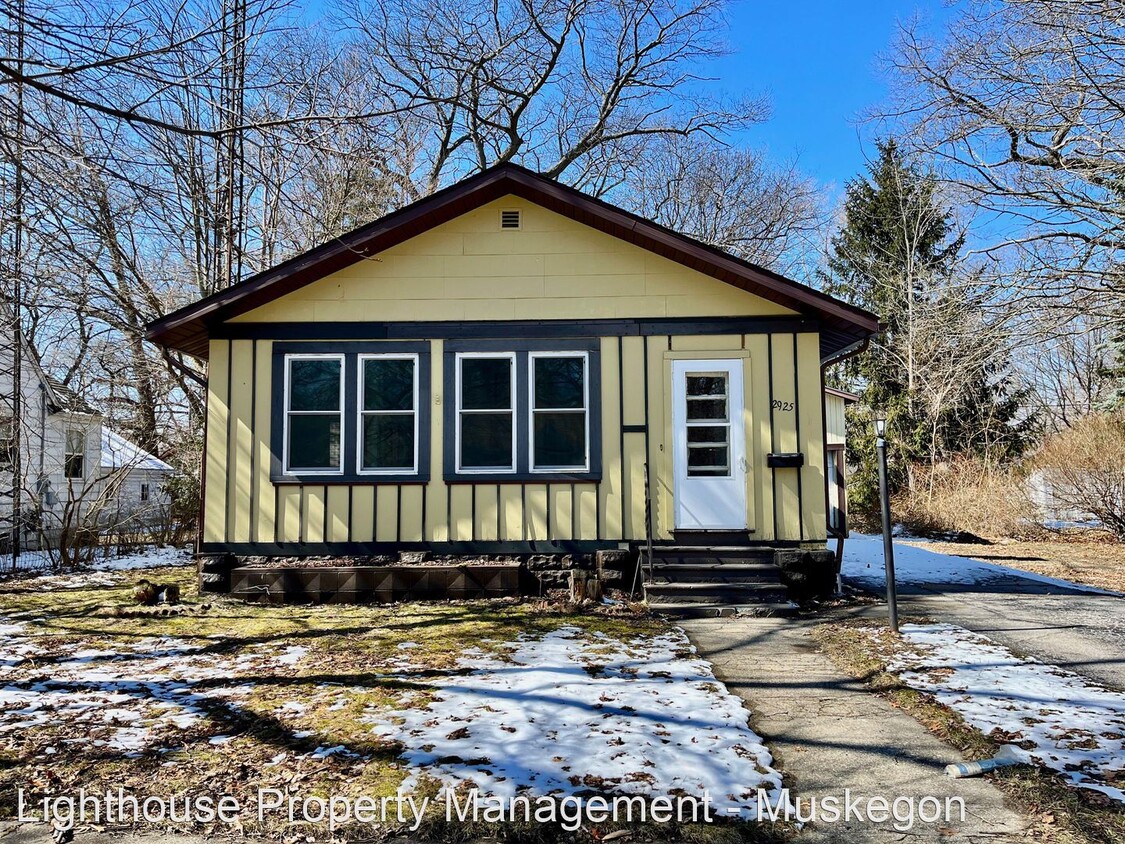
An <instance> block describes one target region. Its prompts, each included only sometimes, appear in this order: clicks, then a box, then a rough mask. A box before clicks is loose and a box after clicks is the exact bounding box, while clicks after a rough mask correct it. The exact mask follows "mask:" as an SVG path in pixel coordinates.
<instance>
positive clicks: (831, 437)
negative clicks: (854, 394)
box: [824, 393, 847, 445]
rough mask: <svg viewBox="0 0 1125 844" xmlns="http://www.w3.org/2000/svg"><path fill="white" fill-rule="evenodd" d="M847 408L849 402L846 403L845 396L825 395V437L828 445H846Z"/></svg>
mask: <svg viewBox="0 0 1125 844" xmlns="http://www.w3.org/2000/svg"><path fill="white" fill-rule="evenodd" d="M845 407H847V402H845V401H844V397H843V396H837V395H833V394H832V393H825V394H824V426H825V427H824V435H825V440H826V442H827V443H828V445H844V443H845V441H846V439H847V423H846V422H845V421H844V419H845V417H844V408H845Z"/></svg>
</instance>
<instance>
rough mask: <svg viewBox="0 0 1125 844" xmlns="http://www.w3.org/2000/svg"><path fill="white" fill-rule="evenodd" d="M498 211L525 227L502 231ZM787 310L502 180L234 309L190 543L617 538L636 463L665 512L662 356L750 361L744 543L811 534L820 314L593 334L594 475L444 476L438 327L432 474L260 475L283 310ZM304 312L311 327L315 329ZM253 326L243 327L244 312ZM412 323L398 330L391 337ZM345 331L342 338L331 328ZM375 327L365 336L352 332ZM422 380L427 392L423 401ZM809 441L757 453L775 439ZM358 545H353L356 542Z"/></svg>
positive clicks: (516, 313)
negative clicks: (413, 479) (395, 237)
mask: <svg viewBox="0 0 1125 844" xmlns="http://www.w3.org/2000/svg"><path fill="white" fill-rule="evenodd" d="M501 209H504V210H508V209H518V210H520V211H521V213H522V226H521V229H519V230H517V231H500V230H499V226H498V216H499V211H500V210H501ZM734 316H746V317H759V316H763V317H778V316H781V317H784V316H795V314H794V312H793V311H790V310H788V309H786V308H784V307H782V306H780V305H778V304H776V303H773V302H770V301H768V300H765V299H763V298H760V297H757V296H754V295H753V294H750V293H747V292H744V291H742V290H738V289H736V288H734V287H732V286H730V285H727V284H724V283H722V282H720V281H718V280H716V279H714V278H711V277H710V276H706V275H703V274H701V273H698V272H695V271H693V270H691V269H689V268H687V267H684V266H682V265H680V264H676V263H674V262H671V261H668V260H667V259H664V258H662V257H660V256H658V255H655V254H652V253H650V252H647V251H646V250H643V249H640V248H639V247H637V246H634V245H633V244H630V243H628V242H626V241H623V240H620V239H618V238H614V237H611V236H609V235H606V234H604V233H601V232H598V231H595V230H593V229H591V228H589V227H587V226H584V225H582V224H581V223H578V222H575V221H574V220H571V219H569V218H567V217H563V216H561V215H558V214H555V213H553V212H551V211H548V210H546V209H543V208H541V207H539V206H536V205H534V204H532V203H529V202H527V201H525V200H522V199H518V198H514V197H508V198H505V199H501V200H498V201H496V202H494V203H491V204H489V205H485V206H483V207H481V208H479V209H476V210H474V211H472V212H469V213H467V214H465V215H463V216H461V217H458V218H457V219H455V220H452V221H450V222H448V223H445V224H443V225H440V226H437V227H435V228H433V229H431V230H429V231H426V232H423V233H421V234H419V235H417V236H416V237H414V238H412V239H410V240H408V241H406V242H404V243H401V244H399V245H397V246H395V247H393V248H391V249H388V250H387V251H385V252H383V253H380V254H379V255H377V256H374V257H372V258H370V259H365V260H362V261H360V262H358V263H357V264H353V265H352V266H350V267H347V268H345V269H343V270H340V271H338V272H336V273H334V274H332V275H329V276H327V277H326V278H324V279H321V280H318V281H315V282H313V283H311V284H309V285H307V286H306V287H304V288H302V289H300V290H297V291H295V292H293V293H290V294H288V295H286V296H284V297H281V298H279V299H277V300H275V301H273V302H270V303H267V304H265V305H263V306H261V307H259V308H257V309H255V310H252V311H250V312H248V313H246V314H243V315H241V316H239V317H236V318H234V319H233V320H231V321H230V322H229V323H228V324H227V327H228V328H229V329H231V330H230V331H228V332H227V334H228V337H229V338H230V339H225V338H224V337H223V336H222V334H223V332H222V331H218V332H216V336H215V337H214V338H213V339H212V340H211V343H210V362H209V382H208V402H207V432H206V441H207V448H206V463H205V480H204V511H203V527H202V539H203V543H204V550H207V549H208V548H209V547H210V548H211V549H218V548H220V547H222V548H225V549H229V550H234V551H236V552H237V553H263V554H266V553H315V552H316V548H317V546H322V545H323V546H324V547H326V548H337V549H338V548H340V547H343V546H345V545H347V544H359V545H364V546H370V547H372V548H374V547H378V546H388V547H390V546H393V545H402V544H424V543H477V544H481V543H522V544H526V543H532V542H534V543H556V544H560V545H562V546H565V545H566V543H568V542H575V543H583V545H584V546H593V545H604V546H608V547H612V546H614V545H615V544H616V543H618V542H626V541H641V540H643V539H644V538H645V509H644V508H645V495H644V475H645V464H646V462H647V463H648V466H649V491H650V494H651V497H652V508H653V510H652V511H653V531H654V538H655V539H657V540H658V541H659V540H669V539H671V538H672V534H671V530H672V528H673V522H672V520H673V507H672V494H673V489H672V487H673V472H672V441H671V437H672V431H671V395H670V389H669V387H670V383H671V365H672V361H673V360H675V359H683V358H695V359H707V358H715V357H727V358H740V359H742V360H743V362H744V367H745V370H744V383H745V395H746V407H745V408H744V420H745V429H746V437H747V444H746V454H747V459H748V462H749V464H750V466H749V471H748V472H747V473H746V479H747V502H748V511H749V512H748V515H749V522H750V528H751V530H752V531H753V533H752V537H753V539H754V540H755V541H763V542H768V541H775V540H781V541H792V542H810V543H815V542H819V541H822V540H823V539H824V537H825V512H824V511H825V497H824V489H825V487H824V468H825V454H824V447H825V439H824V436H825V432H824V420H825V416H824V407H823V399H822V392H821V390H822V382H821V371H820V362H819V338H818V335H817V334H816V333H815V331H801V332H797V333H794V332H791V331H790V332H779V333H768V334H767V333H754V334H673V335H661V334H650V335H648V336H635V335H634V336H603V337H600V338H598V343H599V345H600V364H601V402H600V414H601V437H602V443H601V446H602V475H601V480H600V481H599V482H596V483H595V482H588V481H576V482H573V483H572V482H569V481H564V482H551V483H535V482H524V483H520V482H514V483H500V484H497V483H495V482H482V483H467V482H464V481H461V480H459V481H457V482H455V483H448V484H447V483H446V482H445V481H444V479H443V475H442V471H441V467H442V465H443V448H444V447H445V445H444V444H445V442H446V439H445V436H444V434H443V430H442V429H443V426H444V413H442V412H441V408H442V407H443V406H444V403H445V401H448V400H451V398H452V397H447V396H444V395H442V393H443V372H442V367H443V365H444V363H443V358H444V355H443V345H444V344H443V341H442V340H441V339H435V338H432V337H417V338H410V339H416V340H422V341H428V342H429V343H430V357H429V360H430V366H431V378H430V391H431V395H430V396H429V401H430V403H431V413H430V426H431V436H430V449H431V459H430V465H431V477H430V480H429V481H428V482H426V483H394V482H384V483H350V484H344V483H338V484H333V483H332V482H331V480H327V481H326V482H325V483H308V484H290V483H283V484H275V483H273V482H272V481H271V477H270V462H271V432H270V426H271V424H272V423H271V408H272V405H273V402H274V401H280V397H275V396H273V395H271V389H272V388H271V373H272V360H273V342H274V340H286V341H287V342H289V341H290V340H291V338H290V337H288V336H286V334H285V332H284V330H282V329H283V326H280V325H279V326H278V329H279V330H278V333H277V334H276V335H273V336H271V324H279V323H280V324H286V325H292V324H296V323H299V324H301V325H302V326H303V329H304V331H303V334H302V337H304V338H305V339H331V336H330V335H331V331H328V330H326V331H325V336H324V337H323V338H320V337H314V335H315V334H316V329H315V325H317V324H323V325H324V326H325V327H326V329H327V327H328V326H331V325H335V324H338V323H363V322H370V323H384V324H385V323H388V322H407V321H410V322H414V321H433V322H445V321H449V322H459V323H460V322H475V321H495V320H540V319H544V320H574V321H576V323H575V330H574V336H576V337H583V336H585V337H588V336H590V329H589V328H583V326H582V323H581V322H580V321H581V320H586V319H607V318H612V319H638V318H661V317H676V318H692V317H734ZM310 325H312V326H314V327H312V328H310V327H309V326H310ZM247 326H249V327H251V328H253V329H254V338H255V339H239V338H238V333H239V329H240V328H241V329H243V330H245V329H246V327H247ZM399 339H400V340H401V339H406V338H399ZM345 342H346V341H345ZM364 342H365V345H372V344H375V343H377V342H378V341H364ZM425 400H426V397H422V401H425ZM771 451H773V452H796V451H800V452H802V453H803V454H804V455H805V462H804V465H803V466H802V467H801V468H799V469H797V468H778V469H771V468H769V467H767V465H766V459H767V455H768V454H769V453H770V452H771ZM357 553H362V550H361V549H358V548H357Z"/></svg>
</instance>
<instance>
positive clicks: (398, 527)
mask: <svg viewBox="0 0 1125 844" xmlns="http://www.w3.org/2000/svg"><path fill="white" fill-rule="evenodd" d="M395 542H402V484H395Z"/></svg>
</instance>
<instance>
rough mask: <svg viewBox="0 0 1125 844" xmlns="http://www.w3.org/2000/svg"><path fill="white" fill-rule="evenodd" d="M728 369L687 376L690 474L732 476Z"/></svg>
mask: <svg viewBox="0 0 1125 844" xmlns="http://www.w3.org/2000/svg"><path fill="white" fill-rule="evenodd" d="M727 386H728V385H727V373H725V372H693V373H690V374H689V375H688V376H687V474H688V477H710V478H717V477H730V407H729V404H730V403H729V401H728V399H727V397H728V389H727Z"/></svg>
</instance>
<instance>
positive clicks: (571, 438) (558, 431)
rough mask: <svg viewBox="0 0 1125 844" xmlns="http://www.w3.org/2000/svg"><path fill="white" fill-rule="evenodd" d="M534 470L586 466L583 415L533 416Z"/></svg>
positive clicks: (543, 413) (542, 414)
mask: <svg viewBox="0 0 1125 844" xmlns="http://www.w3.org/2000/svg"><path fill="white" fill-rule="evenodd" d="M534 457H535V468H536V469H582V468H585V466H586V414H585V413H551V412H543V411H540V412H538V413H536V414H535V455H534Z"/></svg>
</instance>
